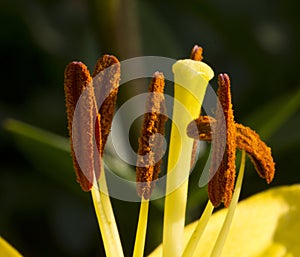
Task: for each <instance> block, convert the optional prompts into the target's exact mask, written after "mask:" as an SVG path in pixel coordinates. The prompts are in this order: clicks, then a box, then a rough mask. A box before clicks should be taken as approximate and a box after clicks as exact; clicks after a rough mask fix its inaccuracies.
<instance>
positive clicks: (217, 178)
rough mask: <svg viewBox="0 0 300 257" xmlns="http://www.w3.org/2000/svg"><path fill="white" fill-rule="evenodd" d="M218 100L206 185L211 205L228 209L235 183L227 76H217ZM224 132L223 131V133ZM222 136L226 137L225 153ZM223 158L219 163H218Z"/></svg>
mask: <svg viewBox="0 0 300 257" xmlns="http://www.w3.org/2000/svg"><path fill="white" fill-rule="evenodd" d="M218 84H219V88H218V92H217V93H218V98H219V101H220V104H218V105H217V109H216V125H215V131H214V133H215V135H214V137H215V138H214V144H213V145H212V159H211V168H210V181H209V183H208V195H209V199H210V200H211V202H212V204H213V205H214V206H215V207H216V206H219V205H220V204H221V203H222V202H223V203H224V206H226V207H228V206H229V204H230V201H231V198H232V192H233V189H234V181H235V153H236V143H235V134H236V133H235V131H236V130H235V125H234V118H233V110H232V104H231V93H230V80H229V77H228V75H227V74H220V75H219V76H218ZM222 117H224V118H225V126H222V125H223V124H222V122H223V120H222ZM224 130H225V131H224ZM224 136H226V142H225V153H224V150H223V149H224V146H223V145H222V144H223V142H224ZM220 156H223V158H222V160H221V163H220V164H219V163H218V161H217V160H218V159H219V158H220Z"/></svg>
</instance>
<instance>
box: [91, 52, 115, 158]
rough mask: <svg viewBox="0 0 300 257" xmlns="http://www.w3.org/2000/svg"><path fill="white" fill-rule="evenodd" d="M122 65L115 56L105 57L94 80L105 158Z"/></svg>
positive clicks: (96, 67)
mask: <svg viewBox="0 0 300 257" xmlns="http://www.w3.org/2000/svg"><path fill="white" fill-rule="evenodd" d="M120 75H121V73H120V63H119V61H118V59H117V58H116V57H115V56H112V55H107V54H106V55H103V56H102V57H101V58H99V59H98V61H97V63H96V66H95V69H94V72H93V80H94V87H95V95H96V99H97V103H98V105H99V106H100V105H101V106H100V109H99V113H100V115H101V120H100V123H101V135H102V144H101V148H100V150H99V151H100V154H101V156H103V152H104V147H105V144H106V141H107V138H108V135H109V133H110V129H111V123H112V119H113V115H114V109H115V104H116V100H117V93H118V89H119V81H120Z"/></svg>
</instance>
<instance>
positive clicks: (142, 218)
mask: <svg viewBox="0 0 300 257" xmlns="http://www.w3.org/2000/svg"><path fill="white" fill-rule="evenodd" d="M148 210H149V200H145V199H144V198H142V201H141V206H140V215H139V221H138V227H137V231H136V238H135V244H134V250H133V257H143V255H144V248H145V241H146V231H147V221H148Z"/></svg>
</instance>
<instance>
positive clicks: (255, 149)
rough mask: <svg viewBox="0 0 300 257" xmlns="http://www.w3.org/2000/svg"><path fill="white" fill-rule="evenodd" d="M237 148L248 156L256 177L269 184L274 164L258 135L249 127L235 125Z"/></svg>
mask: <svg viewBox="0 0 300 257" xmlns="http://www.w3.org/2000/svg"><path fill="white" fill-rule="evenodd" d="M236 131H237V134H236V135H237V138H236V142H237V148H239V149H241V150H245V151H246V153H247V154H248V155H249V156H250V159H251V161H252V163H253V164H254V166H255V169H256V171H257V173H258V175H259V176H260V177H261V178H263V179H265V180H266V181H267V183H268V184H269V183H271V181H272V180H273V178H274V174H275V163H274V161H273V157H272V154H271V148H270V147H268V146H267V145H266V144H265V143H264V142H263V141H262V140H261V139H260V137H259V135H258V134H257V133H256V132H255V131H253V130H252V129H251V128H249V127H245V126H243V125H242V124H236Z"/></svg>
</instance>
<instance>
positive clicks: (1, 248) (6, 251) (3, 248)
mask: <svg viewBox="0 0 300 257" xmlns="http://www.w3.org/2000/svg"><path fill="white" fill-rule="evenodd" d="M0 256H3V257H4V256H5V257H22V255H21V254H20V253H19V252H18V251H17V250H15V249H14V248H13V247H12V246H11V245H10V244H9V243H7V242H6V241H5V240H4V239H3V238H2V237H0Z"/></svg>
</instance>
